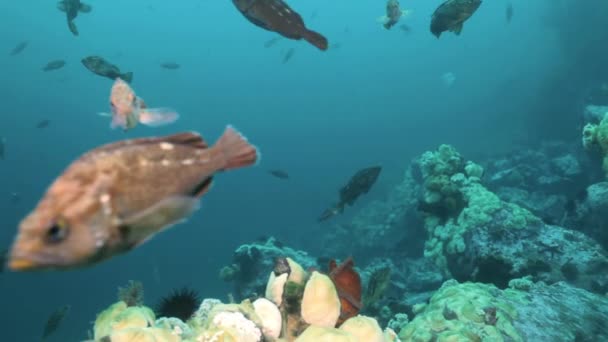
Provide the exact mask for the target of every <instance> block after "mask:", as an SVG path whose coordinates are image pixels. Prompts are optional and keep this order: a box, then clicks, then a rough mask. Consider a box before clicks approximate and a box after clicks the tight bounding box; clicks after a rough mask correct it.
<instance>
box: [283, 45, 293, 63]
mask: <svg viewBox="0 0 608 342" xmlns="http://www.w3.org/2000/svg"><path fill="white" fill-rule="evenodd" d="M295 53H296V49H294V48H290V49H289V50H287V52H285V55H283V64H285V63H287V62H289V60H291V58H292V57H293V55H294V54H295Z"/></svg>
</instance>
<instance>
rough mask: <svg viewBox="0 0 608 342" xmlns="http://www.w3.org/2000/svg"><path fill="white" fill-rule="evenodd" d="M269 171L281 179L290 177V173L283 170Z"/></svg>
mask: <svg viewBox="0 0 608 342" xmlns="http://www.w3.org/2000/svg"><path fill="white" fill-rule="evenodd" d="M268 173H270V174H271V175H273V176H275V177H277V178H280V179H289V174H288V173H287V172H285V171H283V170H268Z"/></svg>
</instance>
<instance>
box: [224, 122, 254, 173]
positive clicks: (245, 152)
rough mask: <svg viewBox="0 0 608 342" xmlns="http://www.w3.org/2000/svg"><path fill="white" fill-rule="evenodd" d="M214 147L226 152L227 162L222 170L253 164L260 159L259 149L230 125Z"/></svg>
mask: <svg viewBox="0 0 608 342" xmlns="http://www.w3.org/2000/svg"><path fill="white" fill-rule="evenodd" d="M214 147H217V148H218V149H219V150H220V151H221V152H222V153H223V154H224V158H225V162H224V167H222V170H230V169H238V168H241V167H246V166H251V165H254V164H256V163H258V162H259V160H260V154H259V152H258V149H257V148H256V147H255V146H253V145H252V144H250V143H249V142H248V141H247V138H245V137H244V136H243V135H242V134H241V133H240V132H239V131H237V130H236V129H235V128H234V127H232V126H230V125H229V126H228V127H226V130H225V131H224V133H223V134H222V136H221V137H220V138H219V140H218V141H217V143H216V144H215V146H214Z"/></svg>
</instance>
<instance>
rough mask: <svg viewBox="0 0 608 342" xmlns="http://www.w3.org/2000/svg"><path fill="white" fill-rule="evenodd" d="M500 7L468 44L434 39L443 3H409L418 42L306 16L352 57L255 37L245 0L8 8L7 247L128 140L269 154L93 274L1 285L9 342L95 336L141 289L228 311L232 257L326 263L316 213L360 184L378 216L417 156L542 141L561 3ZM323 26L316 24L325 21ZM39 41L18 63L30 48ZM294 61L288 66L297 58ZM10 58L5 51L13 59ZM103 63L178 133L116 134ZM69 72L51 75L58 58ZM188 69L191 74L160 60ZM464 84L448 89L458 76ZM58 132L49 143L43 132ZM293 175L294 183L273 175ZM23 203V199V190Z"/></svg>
mask: <svg viewBox="0 0 608 342" xmlns="http://www.w3.org/2000/svg"><path fill="white" fill-rule="evenodd" d="M512 2H513V4H514V7H515V10H516V11H515V16H514V18H513V22H512V23H511V24H510V25H507V24H506V22H505V20H504V8H505V4H506V1H485V2H484V3H483V4H482V6H481V7H480V9H479V10H478V12H477V13H476V14H475V15H474V16H473V18H471V20H469V21H468V22H467V23H466V24H465V26H464V30H463V32H462V35H461V36H455V35H453V34H451V33H445V34H444V35H443V36H442V37H441V39H439V40H438V39H436V38H435V37H434V36H432V35H431V34H430V32H428V26H429V20H430V15H431V13H432V11H433V10H434V8H435V7H437V6H438V5H439V4H440V3H441V1H436V0H433V1H402V6H403V7H405V8H408V9H411V10H412V11H413V12H412V14H411V15H410V16H409V17H406V18H404V19H403V22H404V23H407V24H408V25H409V26H410V27H411V28H412V32H411V33H410V34H409V35H406V34H405V33H404V32H402V31H401V30H399V29H398V28H397V27H395V28H394V29H393V30H391V31H386V30H384V29H383V28H382V27H381V25H380V24H379V23H377V22H376V19H377V18H378V17H380V16H381V15H383V14H384V3H383V2H382V1H377V0H376V1H370V0H367V1H356V2H353V1H346V0H335V1H331V2H329V1H326V0H309V1H297V0H294V1H292V2H291V5H292V6H293V7H294V8H295V9H296V10H297V11H299V12H300V13H301V14H302V16H303V18H304V19H305V20H306V23H307V25H308V26H309V27H310V28H311V29H314V30H317V31H319V32H321V33H323V34H325V35H326V36H327V37H328V39H329V41H330V44H335V43H339V44H340V45H341V46H340V47H339V48H336V49H330V50H329V51H327V52H320V51H319V50H317V49H316V48H314V47H312V46H310V45H308V44H307V43H305V42H297V41H290V40H286V39H283V40H281V41H280V42H278V43H277V44H276V45H275V46H273V47H271V48H264V46H263V45H264V43H265V42H266V41H268V40H269V39H271V38H273V37H276V34H274V33H271V32H267V31H264V30H261V29H259V28H258V27H255V26H253V25H251V23H249V22H248V21H246V20H245V19H244V18H243V17H242V16H241V14H239V13H238V12H237V11H236V10H235V8H234V6H233V5H232V3H231V2H230V1H205V0H199V1H192V0H180V1H179V2H177V1H166V0H164V1H160V0H154V1H143V0H133V1H125V0H104V1H94V0H90V4H91V5H92V6H93V11H92V12H91V13H89V14H81V15H79V16H78V18H77V19H76V20H75V23H76V25H77V26H78V28H79V30H80V36H79V37H74V36H73V35H72V34H71V33H70V32H69V31H68V28H67V25H66V22H65V16H64V14H63V13H61V12H59V11H58V10H57V9H56V8H55V3H54V2H53V1H44V2H43V1H32V0H20V1H8V0H4V1H1V2H0V69H1V77H0V97H1V98H2V105H3V106H2V115H0V136H2V137H5V138H6V141H7V142H6V149H7V152H6V159H5V160H3V161H0V210H1V213H2V214H1V215H2V216H1V220H2V226H3V229H2V230H0V246H8V245H9V244H10V243H11V241H12V239H13V237H14V234H15V232H16V228H17V225H18V223H19V221H20V220H21V219H22V218H23V217H24V216H25V215H26V214H27V213H28V212H29V211H30V210H31V209H32V208H33V207H34V206H35V204H36V202H37V201H38V199H39V198H40V196H41V195H42V194H43V192H44V191H45V189H46V187H47V186H48V185H49V184H50V182H51V181H52V180H53V179H54V178H55V177H56V176H57V175H59V174H60V172H61V171H62V170H63V169H64V168H65V167H66V166H67V165H68V163H70V162H71V161H72V160H74V159H75V158H77V157H78V156H79V155H80V154H82V153H83V152H85V151H87V150H89V149H91V148H94V147H96V146H98V145H101V144H104V143H108V142H112V141H115V140H119V139H125V138H134V137H140V136H150V135H163V134H170V133H174V132H179V131H184V130H195V131H198V132H200V133H201V134H202V135H203V136H204V137H205V138H206V139H207V140H210V141H213V140H215V139H216V138H217V137H218V136H219V135H220V134H221V132H222V130H223V129H224V127H225V125H227V124H233V125H234V126H236V127H237V128H238V129H239V130H240V131H242V132H243V133H244V134H245V135H246V136H247V137H248V138H249V140H250V141H251V142H252V143H254V144H256V145H257V146H258V147H259V149H260V151H261V153H262V162H261V164H260V165H259V166H257V167H256V168H250V169H245V170H237V171H232V172H229V173H226V174H222V175H220V176H219V177H217V178H216V181H215V184H214V186H213V189H212V190H211V191H210V192H209V193H208V194H207V195H206V196H205V197H204V198H203V206H202V209H201V210H200V211H199V212H197V213H196V214H195V215H194V216H193V217H192V218H191V219H190V220H189V221H188V222H187V223H186V224H182V225H179V226H176V227H174V228H172V229H171V230H170V231H167V232H164V233H162V234H161V235H159V236H157V237H156V238H154V239H153V240H152V241H150V242H148V243H146V244H145V245H144V246H142V247H141V248H138V249H136V250H134V251H132V252H130V253H128V254H126V255H123V256H119V257H116V258H113V259H111V260H109V261H108V262H104V263H102V264H99V265H96V266H94V267H90V268H87V269H83V270H77V271H69V272H53V273H32V274H18V273H3V274H0V303H1V305H0V310H1V311H0V314H1V318H2V319H1V320H0V330H1V331H2V333H1V336H2V338H1V339H2V340H3V341H4V340H6V341H35V340H37V339H38V338H39V336H40V334H41V333H42V328H43V326H44V323H45V321H46V319H47V317H48V315H49V314H50V313H51V312H52V311H53V310H55V309H56V308H58V307H60V306H62V305H64V304H71V305H72V311H71V312H70V314H69V316H68V320H67V321H66V324H64V325H63V326H62V327H61V328H60V330H59V331H58V332H57V334H56V335H55V336H53V337H51V338H49V340H50V341H77V340H79V339H84V338H85V337H86V331H87V329H89V328H90V327H91V324H90V322H91V321H93V320H94V319H95V315H96V313H97V312H99V311H100V310H101V309H103V308H104V307H106V306H107V305H109V304H111V303H112V302H114V301H115V300H116V288H117V287H118V286H121V285H124V284H126V283H127V282H128V280H130V279H135V280H140V281H142V282H143V283H144V286H145V289H146V299H147V301H148V303H150V304H154V303H155V302H156V301H157V300H158V299H159V297H160V296H162V295H164V294H166V293H167V292H169V291H170V290H171V289H173V288H175V287H179V286H183V285H188V286H191V287H193V288H196V289H198V290H200V292H201V294H202V295H203V296H204V297H219V298H222V299H225V298H226V295H227V294H228V293H229V292H230V287H229V286H227V285H226V284H224V283H222V282H221V280H219V279H218V271H219V269H220V268H221V267H222V266H223V265H225V264H228V263H230V261H231V256H232V251H233V250H234V249H235V248H236V247H237V246H238V245H240V244H242V243H247V242H250V241H251V240H253V239H255V238H256V237H258V236H260V235H276V236H278V237H279V238H280V239H283V240H284V241H287V242H289V243H290V244H292V245H293V246H294V247H297V248H309V249H314V247H315V243H316V241H317V239H318V236H317V235H315V234H310V233H309V232H317V233H319V232H323V227H322V226H321V227H320V226H319V225H318V224H317V223H316V220H315V219H316V217H317V216H318V215H319V214H320V212H321V211H322V210H323V209H324V208H325V207H327V205H329V204H331V203H332V202H333V201H334V200H335V198H336V190H337V189H338V188H339V187H340V186H342V185H343V183H344V182H345V180H346V179H347V177H349V176H350V175H351V174H352V173H353V172H354V171H355V170H357V169H359V168H362V167H366V166H369V165H373V164H381V165H383V166H384V171H383V174H382V177H381V179H380V180H379V183H378V184H377V185H376V187H375V188H374V189H373V191H372V192H371V193H370V194H369V196H368V198H366V199H365V200H363V202H365V201H367V200H370V199H373V198H374V197H376V198H377V197H382V196H384V194H385V193H386V192H387V191H388V189H389V187H390V185H391V184H393V183H394V182H395V181H396V180H398V179H399V177H400V174H401V172H402V169H403V167H404V166H405V165H406V164H407V162H408V161H409V160H410V159H411V158H412V157H414V156H415V155H418V154H420V153H421V152H423V151H425V150H428V149H431V148H435V147H436V146H437V145H438V144H440V143H451V144H453V145H455V146H456V147H457V148H458V149H459V150H461V152H463V153H469V154H474V153H480V154H482V153H485V154H489V153H493V152H495V151H498V150H503V149H506V148H508V147H509V146H510V145H511V144H513V141H514V140H517V139H523V140H525V139H527V138H528V137H529V136H533V135H534V134H535V131H534V130H530V129H529V128H528V125H527V124H528V122H529V120H530V119H531V116H532V114H533V113H531V112H530V103H531V102H534V101H536V100H538V99H537V98H536V94H537V90H538V88H539V87H540V85H541V84H542V81H543V80H544V79H545V76H546V75H547V74H548V73H550V72H551V71H552V70H554V69H555V68H556V67H558V66H559V65H560V63H561V62H562V60H561V57H560V50H559V47H558V41H557V37H556V33H555V31H554V30H553V28H551V27H549V26H548V25H547V22H546V20H545V18H544V17H545V16H544V15H545V14H546V11H547V6H548V5H547V2H546V1H545V2H543V1H535V2H534V4H529V3H528V1H523V0H521V1H517V0H514V1H512ZM315 11H316V12H317V15H316V17H315V18H314V19H310V18H311V15H312V14H313V13H314V12H315ZM24 40H27V41H29V45H28V47H27V48H26V49H25V50H24V51H23V53H21V54H19V55H17V56H9V55H8V53H9V52H10V50H11V49H12V48H13V47H14V46H15V45H17V44H18V43H19V42H21V41H24ZM289 48H295V49H296V51H295V55H294V56H293V58H292V59H291V60H290V61H289V62H288V63H286V64H282V55H283V53H284V52H285V51H287V50H288V49H289ZM3 51H5V52H3ZM88 55H100V56H103V57H105V58H107V59H108V60H109V61H111V62H112V63H115V64H117V65H118V66H120V68H121V69H122V70H123V71H133V72H134V74H135V76H134V80H133V84H132V85H133V87H134V88H135V90H136V91H137V93H138V94H139V95H140V96H142V97H143V98H144V99H146V101H147V103H148V104H149V105H150V106H152V107H153V106H170V107H173V108H175V109H177V110H178V111H179V112H180V114H181V118H180V120H179V121H178V122H177V123H175V124H173V125H170V126H166V127H162V128H148V127H143V126H141V127H137V128H136V129H134V130H132V131H129V132H128V133H124V132H122V131H120V130H115V131H113V130H110V129H109V122H108V119H107V118H104V117H99V116H97V115H96V113H97V112H102V111H108V96H109V90H110V87H111V84H112V82H111V80H109V79H105V78H102V77H99V76H97V75H94V74H92V73H90V72H89V71H88V70H86V69H85V68H84V67H83V66H82V64H81V63H80V59H81V58H83V57H85V56H88ZM53 59H65V60H66V61H67V65H66V67H65V68H63V69H61V70H58V71H54V72H49V73H44V72H42V71H41V68H42V67H43V66H44V65H45V64H46V63H47V62H48V61H50V60H53ZM165 61H175V62H177V63H179V64H180V65H181V69H179V70H165V69H162V68H160V67H159V64H160V63H161V62H165ZM446 72H452V73H453V74H454V75H455V76H456V80H455V83H454V85H453V86H452V87H449V88H448V87H446V86H445V84H443V82H442V75H443V74H444V73H446ZM43 119H49V120H51V123H50V126H49V127H48V128H45V129H38V128H36V127H35V125H36V123H37V122H39V121H40V120H43ZM273 168H279V169H284V170H286V171H288V172H289V174H290V176H291V179H290V180H289V181H288V182H284V181H281V180H278V179H275V178H272V177H270V176H269V175H268V174H267V173H266V170H268V169H273ZM12 192H17V193H18V194H19V196H20V201H19V202H18V203H12V202H11V196H10V194H11V193H12Z"/></svg>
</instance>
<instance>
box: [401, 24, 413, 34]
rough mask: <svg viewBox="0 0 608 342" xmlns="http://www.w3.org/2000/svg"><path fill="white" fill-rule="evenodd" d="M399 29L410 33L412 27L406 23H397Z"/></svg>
mask: <svg viewBox="0 0 608 342" xmlns="http://www.w3.org/2000/svg"><path fill="white" fill-rule="evenodd" d="M399 29H401V31H403V32H405V33H410V32H411V31H412V28H411V27H410V26H409V25H408V24H401V25H399Z"/></svg>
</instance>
